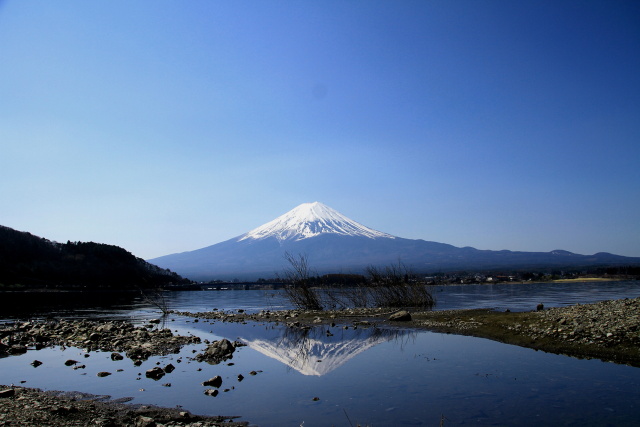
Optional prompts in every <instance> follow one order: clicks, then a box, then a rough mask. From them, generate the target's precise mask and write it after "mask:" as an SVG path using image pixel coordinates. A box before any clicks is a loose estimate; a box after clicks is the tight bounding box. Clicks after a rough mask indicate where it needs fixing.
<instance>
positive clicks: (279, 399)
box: [0, 281, 640, 426]
mask: <svg viewBox="0 0 640 427" xmlns="http://www.w3.org/2000/svg"><path fill="white" fill-rule="evenodd" d="M639 285H640V283H638V282H633V281H630V282H598V283H549V284H517V285H509V284H499V285H491V286H489V285H464V286H446V287H436V288H434V289H433V291H434V294H435V295H436V298H437V304H438V305H437V306H436V309H456V308H477V307H484V308H496V309H499V310H504V309H507V308H509V309H510V310H512V311H516V310H530V309H533V308H534V307H535V305H536V304H537V303H539V302H543V303H544V304H545V306H546V307H552V306H562V305H568V304H575V303H589V302H596V301H600V300H604V299H617V298H626V297H628V298H632V297H637V296H640V286H639ZM169 298H170V306H171V308H172V309H175V310H179V311H192V312H197V311H209V310H211V309H212V308H218V309H226V310H237V309H243V310H247V311H259V310H262V309H272V310H275V309H280V308H289V307H288V304H287V302H286V301H285V300H284V299H283V298H282V294H281V292H279V291H192V292H175V293H171V294H170V296H169ZM4 304H6V305H9V303H8V302H7V300H5V302H4ZM4 308H6V306H5V307H3V310H4ZM17 308H19V307H16V304H13V309H14V311H13V312H11V311H6V310H5V311H3V313H4V315H3V316H4V318H5V319H6V318H11V317H18V316H19V317H22V316H21V315H19V313H18V311H16V309H17ZM29 308H30V310H31V311H32V312H34V313H36V314H35V316H34V317H45V316H58V317H76V318H78V317H80V318H82V317H87V318H92V317H103V318H118V319H123V318H124V319H128V320H132V321H134V322H135V323H141V322H144V321H145V320H148V319H150V318H154V317H158V316H159V312H158V310H157V309H155V308H154V307H151V306H149V305H148V304H146V303H145V302H144V301H143V300H141V299H140V298H137V297H136V298H131V297H129V298H122V299H116V300H110V301H106V300H105V298H97V299H96V300H91V299H89V298H88V299H87V300H86V301H79V305H78V306H77V307H76V308H75V309H74V310H70V309H69V308H65V307H63V306H62V305H61V304H60V302H56V301H54V300H51V299H48V300H47V301H46V304H45V305H44V306H40V308H38V307H36V306H33V305H32V306H30V307H29ZM162 326H166V327H170V328H171V329H172V330H173V331H177V332H179V333H181V334H189V333H191V334H194V335H198V336H200V337H201V338H202V339H208V340H215V339H220V338H223V337H224V338H228V339H230V340H236V339H238V340H240V341H242V342H244V343H246V344H247V346H246V347H241V348H239V349H238V350H237V351H236V352H235V353H234V357H233V359H232V360H229V361H227V362H223V363H221V364H218V365H209V364H207V363H200V362H196V361H194V360H192V359H191V358H193V356H194V353H193V352H194V351H196V352H200V351H202V350H203V349H204V347H205V344H200V345H191V346H185V347H184V348H183V349H182V351H181V352H180V354H175V355H170V356H162V357H160V356H158V357H152V358H150V359H149V360H147V361H145V362H144V363H143V364H142V366H139V367H135V366H134V365H133V363H132V362H131V361H130V360H129V359H126V358H125V359H124V360H122V361H112V360H111V358H110V353H103V352H92V353H91V354H90V357H88V358H84V359H82V363H83V364H85V365H86V368H85V369H77V370H74V369H72V368H71V367H67V366H65V365H64V362H65V360H67V359H76V360H78V358H79V357H83V354H82V353H83V351H82V350H79V349H76V348H66V349H62V348H49V349H43V350H39V351H35V350H33V351H29V352H27V353H26V354H24V355H20V356H10V357H6V358H3V359H0V383H2V384H11V383H15V384H20V382H21V381H25V383H24V384H22V385H24V386H28V387H38V388H43V389H53V390H68V391H71V390H77V391H82V392H87V393H93V394H97V395H110V396H112V397H113V398H124V397H131V398H133V400H132V402H133V403H147V404H149V403H151V404H157V405H162V406H169V407H175V406H177V405H180V406H182V407H183V408H185V409H188V410H190V411H192V412H194V413H197V414H209V415H219V414H224V415H229V416H231V415H240V416H242V418H241V420H246V421H249V422H251V423H254V424H255V425H260V426H300V425H304V426H329V425H335V426H351V425H353V426H355V425H357V424H360V425H363V426H364V425H369V426H398V425H426V426H436V425H439V424H440V422H441V417H444V418H443V420H444V425H446V426H449V425H516V424H517V425H580V426H584V425H594V426H595V425H598V426H601V425H616V426H619V425H637V420H639V419H640V369H638V368H633V367H629V366H624V365H616V364H613V363H604V362H601V361H599V360H580V359H576V358H571V357H567V356H561V355H554V354H548V353H544V352H540V351H534V350H531V349H527V348H521V347H517V346H512V345H505V344H501V343H498V342H494V341H490V340H486V339H481V338H474V337H464V336H457V335H447V334H440V333H433V332H424V331H410V330H403V329H391V328H388V329H387V328H368V329H363V328H359V329H355V330H354V329H353V328H349V329H347V330H345V329H342V328H340V327H333V328H329V330H330V332H331V336H328V334H327V333H326V332H327V327H326V326H325V327H318V328H315V329H312V330H310V331H306V332H305V331H300V330H296V329H290V328H286V327H282V326H281V325H275V324H270V323H247V324H237V323H225V322H219V321H216V322H214V321H211V322H209V321H203V320H200V321H199V322H195V321H194V319H191V318H183V317H179V316H172V317H170V318H169V319H166V321H165V324H164V325H161V327H162ZM34 359H38V360H40V361H42V362H43V364H42V365H41V366H39V367H37V368H34V367H33V366H31V365H30V363H31V362H32V361H33V360H34ZM156 363H160V365H161V366H164V365H165V364H167V363H172V364H173V365H174V366H176V368H177V369H176V370H175V371H174V372H172V373H170V374H167V375H166V376H165V377H163V378H162V379H160V380H159V381H154V380H152V379H149V378H146V377H145V376H144V372H145V371H146V370H147V369H151V368H152V367H154V366H156ZM100 371H109V372H112V373H113V375H111V376H109V377H105V378H98V377H97V376H96V373H97V372H100ZM251 372H255V373H256V374H255V375H251V374H250V373H251ZM216 375H220V376H221V377H222V378H223V384H222V387H221V389H220V390H221V392H220V394H219V395H218V396H217V397H212V396H207V395H204V394H203V390H204V389H205V387H203V386H202V385H201V382H203V381H205V380H207V379H209V378H211V377H213V376H216ZM238 375H242V377H243V379H242V380H241V381H239V377H238ZM167 384H170V386H167ZM223 390H227V391H226V392H225V391H223Z"/></svg>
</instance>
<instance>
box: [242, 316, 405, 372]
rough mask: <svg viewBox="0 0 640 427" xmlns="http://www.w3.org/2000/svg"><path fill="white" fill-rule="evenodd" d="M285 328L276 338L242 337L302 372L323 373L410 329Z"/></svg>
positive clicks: (252, 346) (399, 336)
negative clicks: (249, 338) (330, 330)
mask: <svg viewBox="0 0 640 427" xmlns="http://www.w3.org/2000/svg"><path fill="white" fill-rule="evenodd" d="M328 331H329V330H328V329H327V328H326V327H316V328H312V329H300V328H284V329H282V333H281V336H280V337H279V338H277V339H271V340H270V339H264V338H256V339H252V340H248V339H246V338H244V339H243V340H244V341H245V342H246V343H247V345H248V346H249V347H251V348H252V349H254V350H257V351H259V352H260V353H262V354H264V355H266V356H269V357H271V358H273V359H276V360H279V361H280V362H282V363H284V364H286V365H288V366H289V367H291V368H293V369H295V370H296V371H298V372H300V373H301V374H303V375H317V376H321V375H325V374H327V373H329V372H331V371H333V370H334V369H337V368H338V367H340V366H342V365H343V364H345V363H346V362H347V361H348V360H350V359H352V358H353V357H355V356H356V355H358V354H360V353H362V352H363V351H365V350H367V349H369V348H371V347H373V346H375V345H378V344H381V343H383V342H387V341H391V340H393V339H397V338H401V337H403V336H405V335H407V334H409V333H410V332H409V331H401V330H391V329H378V328H368V329H348V330H345V329H335V330H334V331H333V332H329V333H327V332H328Z"/></svg>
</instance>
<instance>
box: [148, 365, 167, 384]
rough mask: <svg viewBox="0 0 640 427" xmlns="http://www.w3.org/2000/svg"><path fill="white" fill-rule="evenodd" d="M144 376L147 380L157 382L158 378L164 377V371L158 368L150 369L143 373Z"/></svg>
mask: <svg viewBox="0 0 640 427" xmlns="http://www.w3.org/2000/svg"><path fill="white" fill-rule="evenodd" d="M145 376H146V377H147V378H151V379H152V380H156V381H157V380H159V379H160V378H162V377H164V370H163V369H162V368H160V367H158V366H156V367H155V368H151V369H149V370H148V371H147V372H145Z"/></svg>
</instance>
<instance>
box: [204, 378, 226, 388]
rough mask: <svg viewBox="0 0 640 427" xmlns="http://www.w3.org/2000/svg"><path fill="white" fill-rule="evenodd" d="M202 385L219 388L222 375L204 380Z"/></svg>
mask: <svg viewBox="0 0 640 427" xmlns="http://www.w3.org/2000/svg"><path fill="white" fill-rule="evenodd" d="M202 385H203V386H211V387H216V388H219V387H220V386H221V385H222V377H220V375H216V376H215V377H213V378H210V379H208V380H206V381H205V382H203V383H202Z"/></svg>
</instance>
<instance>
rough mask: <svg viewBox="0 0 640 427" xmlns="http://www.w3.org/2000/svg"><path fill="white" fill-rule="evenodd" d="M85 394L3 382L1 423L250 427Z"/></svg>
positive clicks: (23, 425) (1, 390)
mask: <svg viewBox="0 0 640 427" xmlns="http://www.w3.org/2000/svg"><path fill="white" fill-rule="evenodd" d="M100 399H101V397H100V396H92V395H88V394H83V393H61V392H43V391H41V390H38V389H32V388H23V387H9V386H5V385H0V426H21V427H25V426H104V427H107V426H109V427H120V426H137V427H154V426H157V427H162V426H166V427H178V426H185V427H186V426H190V427H210V426H226V427H235V426H246V425H247V423H238V422H233V420H232V419H233V418H235V417H203V416H198V415H193V414H191V413H190V412H188V411H183V410H179V409H169V408H160V407H156V406H144V405H128V404H124V403H119V402H113V401H111V402H108V401H107V402H105V401H100Z"/></svg>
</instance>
